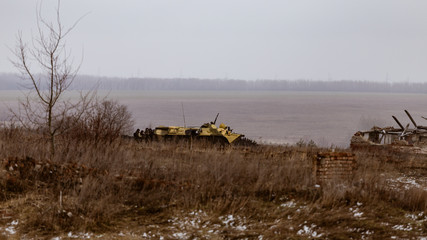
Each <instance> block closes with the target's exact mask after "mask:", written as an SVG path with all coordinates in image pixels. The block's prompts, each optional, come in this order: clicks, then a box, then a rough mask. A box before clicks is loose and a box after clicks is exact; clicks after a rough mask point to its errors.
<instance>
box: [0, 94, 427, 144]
mask: <svg viewBox="0 0 427 240" xmlns="http://www.w3.org/2000/svg"><path fill="white" fill-rule="evenodd" d="M104 94H105V93H104ZM17 95H19V92H17V91H2V92H0V101H1V105H0V114H2V116H6V113H7V111H6V110H5V105H11V104H12V105H13V104H14V103H15V102H16V96H17ZM108 95H109V97H110V98H113V99H116V100H118V101H120V102H121V103H122V104H126V105H127V106H128V107H129V110H130V111H131V112H132V113H133V116H134V120H135V128H146V127H155V126H158V125H175V126H177V125H178V126H182V125H184V121H183V116H182V115H183V114H182V107H181V106H182V104H183V105H184V112H185V120H186V125H187V126H200V125H201V124H202V123H205V122H209V121H213V120H214V118H215V116H216V114H217V113H220V116H219V118H218V123H221V122H224V123H225V124H227V125H229V126H231V128H232V129H234V131H235V132H238V133H243V134H245V135H246V136H247V137H249V138H252V139H255V140H257V141H262V142H268V143H279V144H286V143H289V144H292V143H295V142H297V141H299V140H300V139H303V140H306V141H308V140H310V139H312V140H314V141H315V142H316V143H318V144H320V145H323V146H329V145H331V144H333V145H338V146H344V147H345V146H348V144H349V139H350V137H351V136H352V135H353V133H354V132H356V131H357V130H362V129H363V130H366V129H369V128H370V127H372V126H373V125H374V124H376V125H379V126H385V125H387V126H389V125H396V124H395V123H394V121H393V119H392V117H391V116H392V115H395V116H396V117H397V118H398V119H399V120H400V121H401V122H402V124H404V125H406V123H409V119H408V118H407V117H406V115H405V113H404V112H403V110H404V109H407V110H409V111H410V112H411V114H412V116H413V117H414V119H415V121H417V123H418V124H420V125H427V121H426V120H423V119H422V118H421V116H427V94H388V93H344V92H285V91H277V92H271V91H269V92H247V91H238V92H233V91H222V92H215V91H202V92H195V91H150V92H148V91H114V92H110V93H109V94H108Z"/></svg>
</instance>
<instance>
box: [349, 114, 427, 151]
mask: <svg viewBox="0 0 427 240" xmlns="http://www.w3.org/2000/svg"><path fill="white" fill-rule="evenodd" d="M405 113H406V115H407V116H408V118H409V120H410V121H411V122H412V124H413V128H410V123H408V124H407V125H406V127H404V126H403V125H402V124H401V123H400V121H399V120H398V119H397V118H396V117H395V116H392V117H393V119H394V120H395V122H396V123H397V125H398V126H399V128H395V127H384V128H380V127H376V126H374V127H373V128H372V129H371V130H369V131H358V132H356V133H355V134H354V136H353V137H352V139H351V143H350V147H351V148H352V149H353V150H354V149H357V148H360V147H364V146H369V145H398V146H415V147H426V148H427V126H420V125H418V124H417V123H416V122H415V120H414V119H413V118H412V116H411V114H410V113H409V112H408V111H407V110H405ZM422 118H423V119H426V120H427V118H424V117H422Z"/></svg>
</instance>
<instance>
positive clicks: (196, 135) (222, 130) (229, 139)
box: [153, 113, 244, 144]
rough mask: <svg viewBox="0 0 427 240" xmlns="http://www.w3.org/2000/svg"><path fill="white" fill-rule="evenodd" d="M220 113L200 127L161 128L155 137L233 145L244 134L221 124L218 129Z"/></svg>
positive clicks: (157, 129) (157, 130) (156, 129)
mask: <svg viewBox="0 0 427 240" xmlns="http://www.w3.org/2000/svg"><path fill="white" fill-rule="evenodd" d="M218 115H219V113H218V114H217V115H216V118H215V120H214V121H213V122H210V123H205V124H203V125H202V126H200V127H176V126H159V127H156V128H155V129H154V131H153V135H154V137H155V138H157V139H163V138H166V139H167V138H172V139H206V140H208V141H212V142H220V143H228V144H232V143H235V142H237V141H238V140H239V139H241V138H242V137H244V135H242V134H238V133H234V132H233V130H232V129H230V127H229V126H227V125H225V124H224V123H221V124H220V125H219V127H217V126H216V125H215V124H216V120H217V119H218Z"/></svg>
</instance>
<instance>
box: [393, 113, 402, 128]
mask: <svg viewBox="0 0 427 240" xmlns="http://www.w3.org/2000/svg"><path fill="white" fill-rule="evenodd" d="M392 117H393V119H394V121H396V123H397V125H399V127H400V129H402V130H404V128H403V125H402V124H401V123H400V122H399V120H397V118H396V117H395V116H392Z"/></svg>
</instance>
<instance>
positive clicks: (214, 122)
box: [213, 113, 219, 124]
mask: <svg viewBox="0 0 427 240" xmlns="http://www.w3.org/2000/svg"><path fill="white" fill-rule="evenodd" d="M218 116H219V113H218V114H217V115H216V117H215V121H213V124H216V120H217V119H218Z"/></svg>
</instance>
